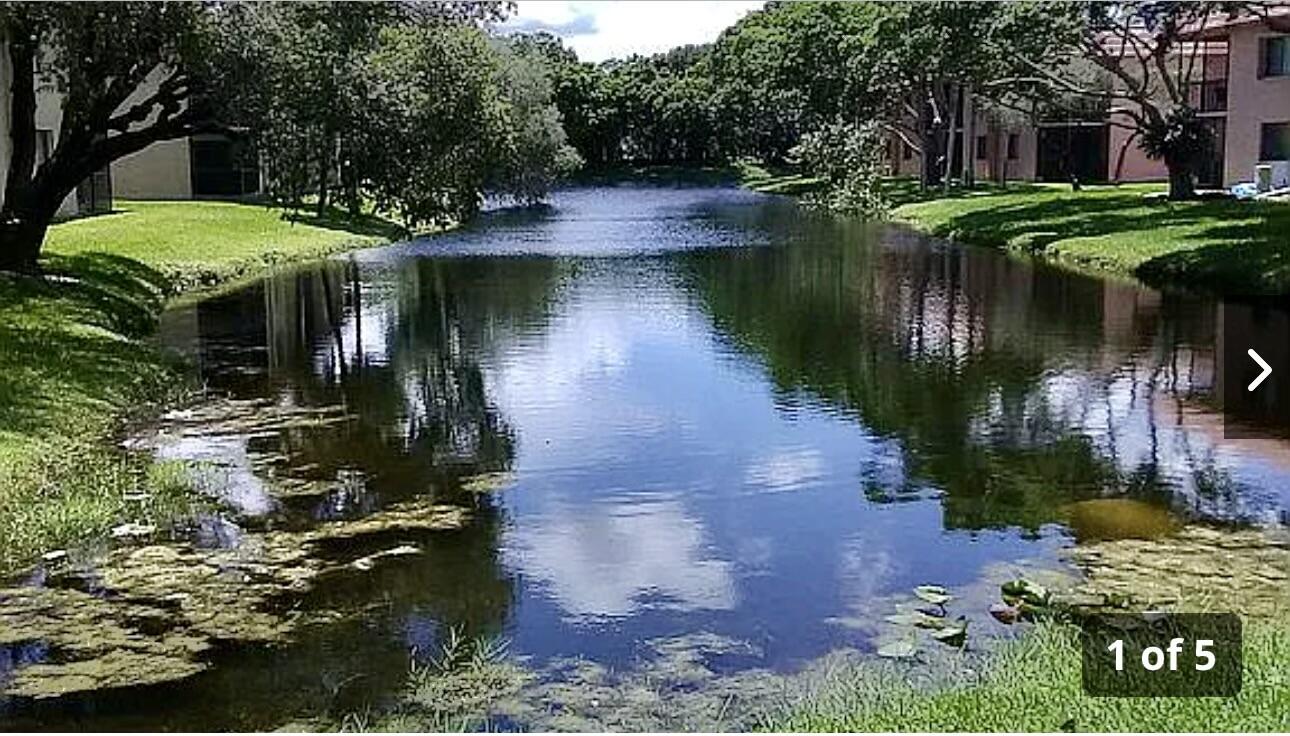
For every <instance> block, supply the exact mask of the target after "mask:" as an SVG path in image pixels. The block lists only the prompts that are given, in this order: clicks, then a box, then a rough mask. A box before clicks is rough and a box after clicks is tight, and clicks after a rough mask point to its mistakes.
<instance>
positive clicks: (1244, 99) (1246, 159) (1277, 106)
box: [1223, 24, 1290, 186]
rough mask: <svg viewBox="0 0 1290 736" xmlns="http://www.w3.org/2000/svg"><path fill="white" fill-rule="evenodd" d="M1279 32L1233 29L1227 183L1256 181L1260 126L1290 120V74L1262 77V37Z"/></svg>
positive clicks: (1263, 28)
mask: <svg viewBox="0 0 1290 736" xmlns="http://www.w3.org/2000/svg"><path fill="white" fill-rule="evenodd" d="M1277 35H1286V34H1277V33H1273V32H1272V31H1271V30H1269V29H1268V28H1267V26H1265V25H1263V24H1254V25H1248V26H1241V27H1237V28H1233V29H1232V33H1231V36H1230V49H1231V62H1230V63H1231V66H1230V68H1229V71H1228V80H1227V151H1226V156H1225V161H1224V163H1223V167H1224V176H1223V179H1224V183H1225V184H1227V185H1229V186H1230V185H1232V184H1237V183H1239V182H1243V181H1253V180H1254V165H1255V164H1256V163H1258V160H1259V137H1260V133H1261V131H1260V126H1261V125H1262V124H1263V123H1282V122H1290V77H1269V78H1266V79H1259V40H1260V39H1262V38H1268V37H1272V36H1277Z"/></svg>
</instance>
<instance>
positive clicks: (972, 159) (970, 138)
mask: <svg viewBox="0 0 1290 736" xmlns="http://www.w3.org/2000/svg"><path fill="white" fill-rule="evenodd" d="M972 102H973V100H972V86H971V85H964V87H963V161H962V163H963V171H962V175H961V176H962V179H963V187H964V188H966V189H971V188H972V187H974V186H976V109H975V106H974V105H973V104H972Z"/></svg>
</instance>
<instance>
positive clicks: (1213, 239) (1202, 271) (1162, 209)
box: [933, 190, 1290, 297]
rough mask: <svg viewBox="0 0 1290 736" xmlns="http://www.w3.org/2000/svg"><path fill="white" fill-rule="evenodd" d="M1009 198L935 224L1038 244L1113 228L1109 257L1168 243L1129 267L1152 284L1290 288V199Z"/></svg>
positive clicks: (1103, 248)
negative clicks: (1015, 199) (1032, 199)
mask: <svg viewBox="0 0 1290 736" xmlns="http://www.w3.org/2000/svg"><path fill="white" fill-rule="evenodd" d="M1046 191H1050V192H1051V191H1053V190H1046ZM1009 193H1012V192H1009ZM992 196H993V195H990V194H987V195H984V199H986V200H989V199H990V198H991V197H992ZM1005 202H1006V201H1001V202H1000V203H999V204H998V205H995V206H991V205H989V204H986V205H985V206H982V207H979V208H974V209H971V210H969V211H966V212H962V213H959V214H954V215H951V216H950V217H949V218H948V219H947V220H945V221H944V222H943V223H941V224H939V225H937V226H936V227H935V228H934V229H933V232H934V233H935V234H937V235H941V236H947V237H953V238H955V239H956V240H960V241H963V242H968V243H975V244H980V245H992V246H1007V247H1010V248H1014V249H1019V250H1026V251H1030V252H1033V253H1039V254H1042V253H1044V252H1045V251H1046V249H1048V248H1049V246H1051V245H1052V244H1053V243H1056V242H1058V241H1063V240H1068V239H1071V238H1106V240H1105V243H1103V244H1100V245H1099V246H1098V249H1099V250H1100V252H1101V255H1103V256H1105V259H1106V260H1107V261H1117V260H1118V261H1121V262H1130V263H1131V262H1132V261H1133V260H1134V256H1133V253H1132V252H1131V249H1132V248H1148V249H1150V250H1152V251H1162V252H1160V253H1159V254H1158V255H1151V254H1146V257H1145V260H1142V261H1141V262H1140V263H1138V264H1137V265H1136V266H1135V267H1133V269H1132V273H1133V274H1134V275H1135V276H1137V277H1139V278H1141V279H1142V280H1143V281H1145V282H1147V283H1149V284H1152V285H1156V286H1169V285H1178V286H1186V287H1188V288H1192V289H1196V290H1200V291H1206V292H1211V293H1217V294H1222V295H1225V296H1237V297H1239V296H1250V297H1256V296H1268V295H1275V294H1284V293H1287V292H1290V206H1286V205H1284V204H1280V203H1274V202H1248V201H1237V200H1229V199H1225V200H1206V201H1193V202H1170V201H1166V200H1162V199H1147V198H1144V197H1143V196H1142V192H1141V191H1134V190H1126V191H1124V192H1112V193H1108V192H1106V191H1105V190H1102V191H1095V192H1090V193H1088V194H1087V195H1073V194H1066V195H1065V196H1057V195H1056V193H1054V196H1052V197H1048V198H1043V199H1038V200H1036V201H1022V202H1008V203H1005ZM1117 235H1122V236H1123V239H1119V238H1116V237H1115V236H1117ZM1089 255H1090V257H1091V258H1093V259H1096V256H1097V253H1090V254H1089Z"/></svg>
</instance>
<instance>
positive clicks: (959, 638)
mask: <svg viewBox="0 0 1290 736" xmlns="http://www.w3.org/2000/svg"><path fill="white" fill-rule="evenodd" d="M967 628H968V622H967V619H965V618H960V619H959V620H957V621H953V622H950V623H947V624H946V625H945V626H943V627H941V628H939V629H937V630H935V631H933V632H932V638H933V639H935V640H937V641H939V642H943V643H945V644H950V645H952V646H962V645H963V642H964V641H966V640H967Z"/></svg>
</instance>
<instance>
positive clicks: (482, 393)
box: [46, 186, 1290, 728]
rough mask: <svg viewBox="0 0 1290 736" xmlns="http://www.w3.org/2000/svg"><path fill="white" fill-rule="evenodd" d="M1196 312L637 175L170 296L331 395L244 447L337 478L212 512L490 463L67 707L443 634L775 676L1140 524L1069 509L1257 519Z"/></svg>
mask: <svg viewBox="0 0 1290 736" xmlns="http://www.w3.org/2000/svg"><path fill="white" fill-rule="evenodd" d="M1218 310H1219V305H1218V304H1216V303H1215V302H1212V301H1209V300H1205V299H1199V298H1194V297H1186V296H1172V295H1162V294H1160V293H1157V292H1155V291H1151V290H1147V289H1144V288H1141V287H1139V286H1137V285H1135V284H1132V283H1127V282H1114V281H1108V280H1103V279H1099V278H1092V277H1087V276H1082V275H1077V274H1073V273H1070V272H1068V271H1064V270H1059V269H1056V268H1052V267H1048V266H1044V265H1042V264H1031V263H1028V262H1023V261H1020V260H1016V259H1012V258H1008V257H1005V256H1003V255H1001V254H999V253H996V252H993V251H987V250H980V249H972V248H961V247H957V246H952V245H948V244H946V243H943V242H938V241H935V240H932V239H928V238H925V237H922V236H919V235H916V234H913V233H911V232H909V231H907V230H905V229H902V228H900V227H898V226H894V225H866V224H862V223H856V222H847V221H841V220H836V219H831V218H826V217H821V216H816V215H811V214H808V213H804V212H802V211H800V210H799V209H798V208H797V207H796V206H795V205H794V203H793V202H791V201H789V200H786V199H781V198H774V197H768V196H763V195H758V194H753V193H749V192H745V191H742V190H738V189H729V188H661V187H638V186H620V187H604V188H594V189H582V190H572V191H566V192H561V193H559V194H558V195H557V196H556V197H555V198H554V201H553V204H552V206H551V207H550V208H548V209H545V210H541V211H536V212H533V211H529V212H513V211H498V212H493V213H488V214H486V215H485V216H484V217H482V218H481V219H480V220H479V221H478V222H476V223H475V224H473V225H471V226H469V227H467V228H465V229H462V230H460V231H457V232H453V233H449V234H446V235H442V236H438V237H433V238H427V239H423V240H417V241H413V242H410V243H406V244H401V245H397V246H393V247H387V248H381V249H375V250H370V251H364V252H360V253H357V254H354V255H351V256H346V257H344V258H341V259H337V260H334V261H330V262H327V263H324V264H320V265H317V266H312V267H308V268H304V269H301V270H298V271H291V272H288V273H284V274H282V275H278V276H274V277H272V278H269V279H267V280H265V281H261V282H257V283H253V284H251V285H249V286H247V287H245V288H242V289H239V290H236V291H233V292H231V293H227V294H224V295H220V296H216V297H212V298H208V299H205V300H202V301H200V302H198V303H196V304H190V305H188V306H185V307H179V308H176V309H174V310H172V311H171V312H170V313H169V314H168V315H167V316H166V320H165V324H164V325H163V331H162V334H163V336H164V339H165V340H166V341H167V342H168V343H170V344H171V345H173V346H174V347H176V348H178V349H180V350H183V351H185V352H186V353H187V354H189V355H190V356H192V357H193V358H194V359H195V361H196V362H197V365H198V367H199V370H200V373H201V376H202V378H203V380H204V381H205V382H206V383H207V385H208V387H209V388H210V389H211V390H212V391H214V392H216V393H219V394H230V395H232V396H234V397H237V398H260V399H270V400H272V401H273V402H275V403H277V404H280V405H292V406H298V405H303V406H343V407H344V408H345V410H346V411H347V412H349V413H352V414H353V415H355V416H356V419H355V420H354V421H352V422H348V423H345V424H340V425H329V426H323V427H318V428H316V429H312V430H299V429H297V430H291V431H283V432H282V433H279V434H278V435H274V436H268V437H256V438H252V439H250V440H248V447H247V448H243V449H249V450H252V451H254V450H264V451H271V452H274V453H279V454H281V455H282V456H283V457H284V460H283V465H284V466H285V467H286V468H287V469H289V470H290V469H294V471H293V472H295V473H296V474H298V475H303V476H308V477H310V478H313V479H316V480H323V481H326V480H329V479H331V480H335V481H336V487H335V490H334V491H333V492H329V493H326V494H323V495H321V496H308V495H306V496H300V497H294V498H291V499H289V500H285V501H284V500H275V499H273V498H272V497H268V496H264V495H262V494H261V495H257V493H256V492H255V491H254V490H252V491H248V492H247V493H246V494H244V495H243V496H239V497H237V498H236V499H235V500H236V501H237V502H238V503H239V504H240V505H241V506H242V511H243V513H244V515H245V516H246V517H248V518H247V519H244V520H242V521H241V522H240V523H242V524H245V525H249V526H254V525H256V524H267V523H273V524H278V525H286V526H297V527H299V526H308V525H313V524H326V523H327V522H328V521H329V520H332V519H336V518H354V517H356V516H361V515H363V514H367V513H371V512H373V511H376V510H379V509H382V508H385V507H388V506H389V505H390V504H393V503H397V502H400V501H405V500H407V499H409V498H414V497H418V496H423V495H426V494H432V495H435V496H436V497H441V498H443V499H444V500H449V501H452V500H460V499H461V498H462V497H463V496H465V495H471V494H465V493H464V492H463V490H462V485H463V479H466V478H474V477H476V476H479V475H480V474H500V475H497V476H494V477H495V481H494V483H493V485H494V486H496V487H495V488H494V489H493V490H492V491H491V492H489V493H488V494H486V495H483V496H479V497H474V496H472V498H477V500H472V501H470V503H471V504H472V505H474V506H475V507H476V508H475V513H474V516H473V520H472V522H471V523H470V525H469V526H467V527H466V528H465V529H463V530H460V531H453V532H445V533H442V534H439V535H437V536H434V537H433V538H432V539H430V540H428V541H427V542H426V544H425V545H424V549H423V554H421V555H419V556H415V557H409V558H407V559H401V560H398V561H397V562H396V563H392V564H390V565H387V566H382V567H380V568H378V569H377V570H375V571H373V572H371V573H370V574H368V575H365V576H355V577H354V578H352V579H347V581H346V582H345V583H344V584H337V585H334V586H330V587H323V588H320V589H319V590H317V591H315V592H314V593H313V594H311V595H310V596H308V597H307V598H306V599H305V600H303V601H301V602H300V603H299V605H300V606H302V607H304V608H310V607H314V608H335V609H338V610H345V611H348V612H350V615H348V616H346V617H344V618H342V619H340V620H338V622H337V623H335V624H334V625H331V626H324V627H316V628H312V629H310V630H309V631H308V632H307V633H305V634H303V635H302V636H301V637H300V639H299V640H298V641H297V642H296V643H294V644H292V645H289V646H286V647H280V648H271V649H258V648H254V647H250V648H239V649H237V650H235V651H231V652H227V653H224V654H222V655H219V659H218V660H217V664H216V666H215V667H214V668H213V669H212V670H211V671H209V672H207V673H205V674H203V675H199V676H198V677H196V678H193V679H192V680H190V681H188V682H186V683H183V684H180V685H175V686H169V687H167V688H160V689H156V688H154V689H150V690H148V691H146V692H143V693H139V692H131V693H127V694H124V695H121V696H119V697H116V696H113V697H104V698H101V699H98V700H95V701H94V702H93V703H91V704H88V705H86V704H83V703H82V704H80V705H78V706H76V707H75V708H73V709H71V710H69V711H67V712H66V713H64V715H65V716H66V717H67V718H68V721H67V722H68V723H70V724H77V725H99V726H113V727H116V726H127V727H138V726H147V727H158V728H170V727H194V728H221V727H227V726H240V727H252V728H254V727H266V726H273V725H277V724H278V723H281V722H283V721H285V720H287V719H289V718H291V717H294V716H297V715H300V714H301V713H304V714H306V715H307V714H309V711H310V709H311V708H316V707H317V704H318V703H319V702H322V701H325V700H327V698H333V699H335V698H339V699H341V700H342V701H344V703H345V704H346V706H347V707H359V706H360V705H361V704H362V703H367V702H379V701H380V699H381V698H383V697H387V696H388V695H389V694H390V693H392V692H394V691H395V690H396V689H397V688H398V686H399V684H400V682H401V681H402V677H403V675H404V673H405V672H406V669H407V665H408V661H409V659H410V658H415V657H418V656H424V654H425V653H426V652H431V651H434V649H435V647H436V646H437V642H438V641H439V640H440V638H441V637H442V636H444V632H445V631H446V630H447V629H448V628H450V627H455V628H457V629H458V630H459V631H462V632H464V633H465V634H467V635H472V636H473V635H480V634H488V635H500V636H504V637H506V638H507V639H508V640H509V641H510V651H511V653H512V654H514V655H516V656H519V657H523V658H527V659H526V661H527V662H529V663H530V664H532V665H533V666H535V667H540V666H541V665H542V663H544V662H550V661H555V660H559V659H560V658H564V657H570V656H580V657H584V658H587V659H590V660H593V661H595V662H599V663H602V664H606V665H609V666H612V667H614V668H621V669H628V668H631V667H633V666H635V665H637V664H639V663H640V662H641V661H642V660H643V659H645V658H647V657H648V656H650V651H651V650H650V649H649V646H648V645H647V644H646V642H649V641H651V640H659V639H666V638H669V637H678V636H682V635H688V634H696V633H704V634H711V635H715V636H716V637H720V638H723V639H726V640H731V641H735V642H739V643H741V645H740V646H734V647H729V648H727V649H724V650H722V651H720V652H716V651H714V652H710V653H709V656H707V664H708V665H709V666H711V667H712V668H714V669H716V670H718V671H729V672H733V671H739V670H743V669H747V668H767V669H771V670H775V671H792V670H794V669H795V668H800V667H801V666H803V665H804V664H805V663H806V662H808V661H810V660H812V659H814V658H817V657H820V656H821V655H824V654H826V653H828V652H830V651H832V650H835V649H839V648H853V649H857V650H860V651H862V652H864V651H872V650H873V648H874V641H875V637H876V636H877V635H878V634H879V633H880V627H879V625H878V622H879V621H880V620H881V617H882V616H883V615H885V614H887V613H890V612H891V610H892V605H893V601H894V600H896V599H898V598H899V597H900V596H906V595H907V593H908V591H909V590H910V589H911V588H912V587H913V586H916V585H919V584H922V583H938V584H941V585H945V586H947V587H950V588H952V589H955V590H970V589H972V588H973V586H983V585H984V584H983V583H982V581H990V580H994V579H997V576H998V575H999V574H1000V573H999V571H1000V570H1005V571H1006V570H1010V569H1016V566H1020V565H1023V564H1024V565H1033V566H1056V565H1060V562H1059V556H1060V552H1061V550H1062V549H1063V548H1064V547H1068V546H1070V545H1072V544H1076V543H1078V542H1080V541H1083V540H1086V539H1097V538H1102V537H1105V536H1108V535H1116V534H1125V533H1128V534H1133V533H1135V532H1136V531H1137V530H1136V529H1135V528H1134V527H1133V523H1132V522H1126V521H1125V520H1124V517H1123V515H1122V514H1121V513H1120V511H1121V510H1122V507H1116V506H1111V507H1110V509H1111V510H1110V511H1107V510H1105V509H1104V508H1103V507H1101V506H1099V505H1097V504H1089V503H1088V502H1089V501H1091V500H1093V499H1103V498H1113V499H1130V500H1133V501H1136V502H1140V503H1137V504H1134V505H1133V506H1132V508H1133V509H1135V510H1136V515H1135V516H1134V518H1137V516H1144V517H1146V518H1148V519H1154V520H1159V519H1161V518H1163V519H1166V520H1167V521H1168V522H1170V523H1172V522H1183V521H1192V520H1205V521H1223V522H1229V521H1230V522H1257V523H1277V522H1278V520H1279V519H1283V518H1284V514H1285V509H1286V508H1287V506H1288V503H1287V499H1288V498H1290V495H1288V491H1287V489H1290V448H1287V446H1285V445H1283V444H1280V443H1232V442H1227V441H1224V440H1223V439H1222V420H1221V414H1219V413H1217V412H1216V411H1215V410H1214V409H1213V406H1214V399H1213V396H1212V393H1213V384H1214V377H1215V342H1216V332H1217V330H1218V326H1217V325H1218ZM1144 510H1145V511H1144ZM1153 511H1154V512H1155V513H1153ZM257 519H258V521H257ZM1145 526H1146V527H1151V526H1152V524H1151V522H1147V523H1146V524H1145ZM1142 531H1143V533H1154V532H1153V531H1152V529H1150V528H1144V529H1143V530H1142ZM992 576H994V577H992ZM990 585H993V583H990ZM986 587H989V586H986ZM983 589H984V588H983ZM977 613H980V611H977ZM50 722H52V721H46V723H50Z"/></svg>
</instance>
